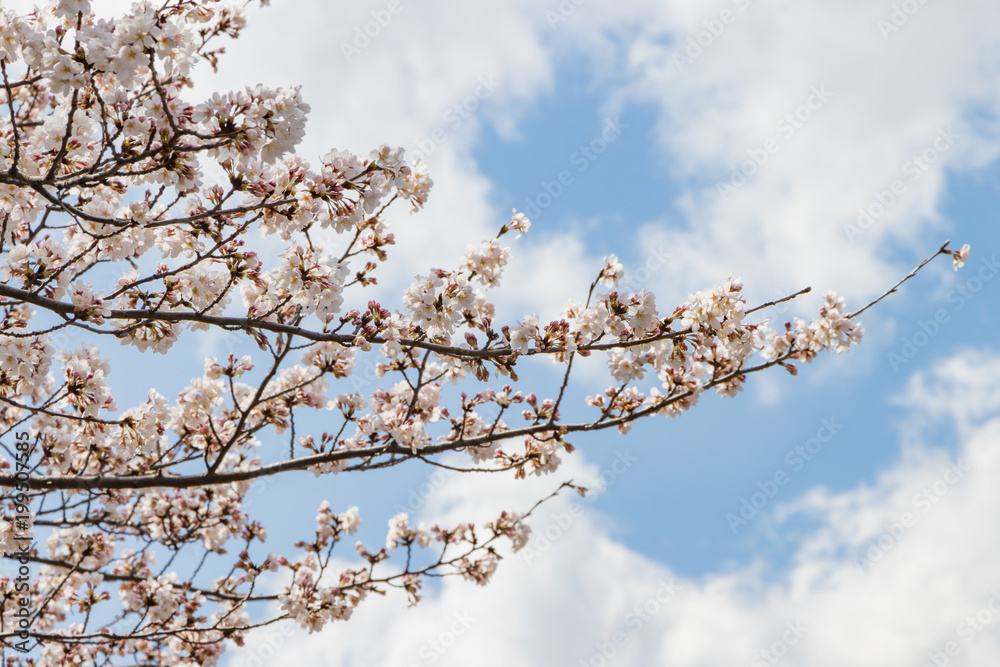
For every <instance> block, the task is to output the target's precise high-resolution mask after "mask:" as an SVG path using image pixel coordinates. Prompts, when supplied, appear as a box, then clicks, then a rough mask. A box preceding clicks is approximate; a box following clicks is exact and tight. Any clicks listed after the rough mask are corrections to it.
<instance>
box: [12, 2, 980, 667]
mask: <svg viewBox="0 0 1000 667" xmlns="http://www.w3.org/2000/svg"><path fill="white" fill-rule="evenodd" d="M95 4H96V5H99V4H100V3H91V2H89V0H58V1H49V2H47V3H43V4H42V5H41V6H39V7H38V8H37V10H33V11H31V12H27V13H23V14H22V13H18V12H17V11H15V10H10V9H0V77H2V79H3V85H2V86H0V96H2V97H3V98H4V99H3V104H2V105H0V109H2V111H0V246H2V253H0V254H2V256H0V309H2V315H3V316H2V318H0V345H2V346H3V349H4V351H5V354H4V355H2V356H0V422H2V427H3V433H2V435H4V436H6V437H4V438H3V439H2V440H3V448H4V451H3V456H2V457H0V485H2V486H3V487H4V489H5V490H7V489H13V490H15V491H16V492H15V493H11V494H6V495H5V496H4V498H3V512H2V515H0V549H2V550H3V551H4V552H6V553H14V552H17V550H18V549H19V547H18V544H19V541H18V539H17V538H18V537H19V536H21V535H22V533H23V532H24V531H27V530H30V531H33V535H34V536H35V538H36V539H35V543H36V544H35V546H34V547H33V548H32V549H30V550H29V553H28V554H27V555H26V556H24V558H25V559H26V560H27V561H28V563H29V565H30V568H32V577H31V581H30V585H29V590H28V591H27V595H25V594H24V592H23V591H22V592H19V593H17V594H15V591H14V589H13V582H12V580H11V579H10V578H9V577H0V587H2V591H3V598H2V599H0V610H2V612H3V616H4V618H11V616H10V614H12V613H13V612H14V610H15V609H16V608H17V605H19V604H20V602H19V600H20V599H22V598H23V599H28V598H30V602H29V607H30V612H31V614H32V626H31V629H30V631H28V632H27V634H26V636H24V637H21V636H20V635H19V634H18V633H17V631H16V630H12V629H11V628H10V627H8V626H5V627H3V628H0V639H2V640H3V641H4V642H5V643H7V644H8V645H13V646H22V645H23V647H24V648H25V650H26V653H25V654H24V655H22V654H20V653H19V654H18V655H14V656H13V657H11V656H10V655H8V664H9V665H11V666H14V665H29V664H31V665H46V666H48V665H52V666H55V665H66V664H81V665H87V664H104V665H130V664H139V663H141V664H158V665H183V666H192V665H213V664H217V663H218V661H219V659H220V657H221V656H222V655H223V653H224V652H225V651H227V650H231V649H233V648H235V647H238V646H239V645H242V643H243V642H244V640H245V637H246V636H247V635H248V634H249V633H251V632H252V631H253V630H254V629H256V628H258V627H261V626H263V625H267V624H269V623H272V622H275V621H277V620H281V619H291V620H293V621H295V622H296V623H297V624H298V625H299V626H300V627H301V628H303V629H305V630H307V631H309V632H316V631H319V630H321V629H322V628H324V627H325V626H326V625H327V624H328V623H331V622H337V621H346V620H348V619H350V618H351V616H352V614H353V611H354V609H355V608H357V607H358V605H360V604H363V603H364V602H365V600H366V599H367V597H368V596H369V594H371V593H375V594H382V593H386V592H387V591H390V590H399V591H401V592H402V593H404V594H405V595H406V598H407V599H408V601H409V602H410V603H413V604H415V603H417V602H419V600H420V598H421V592H422V588H421V587H422V585H423V582H424V581H426V579H427V578H428V577H436V576H454V577H459V578H464V579H466V580H469V581H471V582H474V583H476V584H485V583H487V582H488V581H489V580H490V578H491V577H492V575H493V574H494V572H495V571H496V570H497V568H498V567H502V558H503V555H504V554H505V553H508V552H516V551H518V550H519V549H522V548H523V547H524V546H525V545H526V544H527V543H528V541H529V540H530V539H531V538H530V535H531V528H530V518H531V515H532V512H533V511H534V510H535V509H536V508H537V507H538V504H536V505H534V506H532V507H530V508H514V509H504V510H501V509H499V508H498V509H497V512H496V514H495V516H496V517H497V518H496V519H494V520H492V521H486V522H483V523H480V524H472V523H467V522H458V523H453V524H450V525H438V524H430V525H428V524H429V523H430V522H420V521H416V525H413V523H414V522H411V519H410V517H409V516H408V515H407V514H405V513H404V514H398V515H396V516H393V517H391V518H388V521H387V523H383V521H386V519H387V517H384V516H383V517H376V516H372V515H370V514H366V515H365V521H366V523H365V526H372V525H377V526H386V528H387V531H386V534H385V538H384V542H383V540H382V538H381V536H379V537H378V538H377V539H376V540H375V542H376V544H370V543H369V544H366V543H365V541H364V540H360V541H354V542H353V543H352V544H349V545H344V544H343V541H344V537H345V536H352V535H356V534H358V535H361V536H365V531H366V530H368V529H367V528H365V529H363V530H362V522H361V521H362V519H361V517H362V509H361V508H358V507H356V506H347V507H346V509H344V510H343V511H342V512H340V513H339V514H338V513H335V512H334V510H333V508H332V506H331V505H330V503H329V502H323V503H321V504H320V505H319V507H318V510H317V513H316V515H315V526H314V527H310V528H308V529H307V530H306V532H307V534H306V535H304V536H302V538H301V539H300V540H298V541H297V542H295V543H294V544H272V543H271V542H269V541H268V540H269V536H268V527H267V526H265V525H263V523H261V521H260V520H259V519H260V517H261V516H262V512H261V510H260V505H257V504H255V502H254V499H255V498H256V497H257V496H258V495H261V494H265V495H266V494H269V493H273V492H272V491H270V490H269V489H268V485H269V484H270V483H271V482H272V481H273V480H274V479H277V478H279V477H280V478H282V479H284V478H288V479H295V480H301V481H297V482H296V483H302V484H307V483H315V484H316V485H317V487H316V488H329V487H328V486H324V484H325V483H327V482H329V476H330V475H353V474H357V473H360V472H364V471H374V470H377V469H381V468H386V467H391V466H397V465H411V466H415V465H420V464H432V465H448V466H449V467H454V468H457V469H459V470H463V471H480V472H481V471H489V472H491V473H493V474H504V473H507V474H511V475H513V476H514V477H516V478H523V477H526V476H528V475H533V476H539V477H544V476H549V475H553V474H555V473H557V471H558V470H559V467H560V465H561V463H562V462H563V461H564V460H565V459H566V457H568V456H570V455H571V454H572V452H573V451H574V445H573V444H572V442H571V441H572V440H573V439H574V436H575V434H578V433H581V432H586V431H596V430H604V429H616V430H617V431H619V432H620V433H627V432H628V430H629V429H630V428H631V425H632V424H633V423H634V422H635V421H636V420H638V419H642V418H647V417H649V418H656V417H658V416H666V417H675V416H678V415H680V414H682V413H683V412H685V411H687V410H689V409H691V408H692V407H694V406H695V405H697V403H698V401H699V400H700V397H701V396H702V395H703V394H704V393H705V392H706V391H709V390H715V391H716V392H717V393H718V394H720V395H722V396H734V395H736V394H737V393H739V392H740V390H741V389H742V387H743V385H744V384H745V383H746V382H748V381H749V380H748V376H750V375H751V374H752V373H756V372H761V371H766V370H769V369H772V368H775V367H777V366H781V367H783V368H785V369H787V370H789V371H791V372H795V370H796V367H795V365H794V364H795V362H797V361H799V360H804V361H806V362H811V361H812V360H813V359H814V358H816V357H817V356H818V355H819V354H821V353H823V352H836V353H843V352H846V351H848V350H849V349H850V348H851V346H853V345H855V344H857V343H858V342H860V340H861V336H862V333H863V329H862V328H861V326H860V324H859V323H858V320H857V316H858V315H859V314H860V312H861V311H863V310H865V309H867V308H868V307H869V306H870V305H874V303H877V302H878V301H879V300H881V298H883V297H880V298H879V299H876V300H875V301H873V302H872V303H870V304H868V305H866V306H864V307H863V308H861V310H859V311H856V312H853V313H852V312H850V311H849V310H848V309H847V306H846V304H845V302H844V300H843V299H841V298H840V297H838V296H837V295H836V294H834V293H828V294H827V295H826V296H825V297H824V299H823V302H822V305H821V306H820V309H819V314H818V316H817V317H816V318H815V319H812V320H811V321H806V320H803V319H799V318H796V319H794V320H792V321H790V322H787V323H784V324H783V325H780V324H779V325H777V326H776V327H773V326H772V325H771V324H770V323H768V322H767V321H766V320H765V319H764V315H765V314H766V311H765V310H764V309H765V306H767V305H773V304H763V305H761V306H759V307H754V308H750V307H748V305H747V303H746V300H745V298H744V295H743V285H742V283H741V282H740V280H739V279H737V278H733V277H730V278H729V279H728V280H726V281H724V282H723V283H722V284H721V285H718V286H714V287H711V286H710V287H707V288H706V289H704V290H701V291H698V292H695V293H693V294H691V295H689V296H688V298H687V299H686V300H685V301H684V302H683V303H681V304H679V305H676V307H674V308H673V309H672V310H671V307H670V306H667V305H665V304H664V303H663V302H662V300H660V301H659V302H658V300H657V297H656V295H654V294H653V293H652V292H649V291H647V290H640V291H638V292H624V291H623V292H619V291H617V286H618V285H619V284H620V283H621V282H622V278H623V276H624V266H623V264H622V263H621V262H620V261H619V260H618V258H617V257H616V256H615V255H609V256H608V257H607V258H605V259H604V261H603V262H602V263H595V266H594V267H593V268H594V273H593V275H594V278H593V281H592V283H591V284H590V285H589V288H588V286H587V285H581V286H580V290H579V294H578V297H579V300H578V301H570V302H568V303H566V304H565V306H564V307H563V308H562V311H561V312H560V313H559V315H558V317H556V318H555V319H552V320H548V321H547V320H546V318H544V317H541V316H539V315H538V314H526V315H525V316H523V317H521V318H520V319H518V320H514V321H499V320H498V318H497V309H496V306H495V305H494V292H495V290H497V289H499V288H500V286H501V285H502V283H503V276H504V272H505V270H506V269H507V268H508V266H509V263H510V259H511V257H512V255H513V253H515V252H517V251H516V249H515V248H516V244H517V243H518V242H522V243H523V241H519V239H521V237H523V236H524V235H525V234H526V233H528V231H529V229H530V227H531V222H530V221H529V220H528V218H527V217H526V216H525V215H524V214H523V213H519V212H517V211H516V210H515V211H513V213H512V215H511V217H510V218H509V219H503V218H501V219H497V220H496V226H497V228H498V229H499V231H498V233H497V234H496V236H495V237H494V238H491V239H482V240H478V239H470V240H469V241H470V244H469V245H468V247H467V249H466V251H465V252H464V253H463V254H462V256H460V257H454V258H452V260H451V261H450V263H449V264H447V265H446V266H444V267H428V268H427V270H426V271H424V272H422V273H421V274H420V275H417V276H415V277H414V278H413V280H412V283H411V284H410V285H409V286H408V287H407V288H406V289H405V290H404V291H403V293H402V294H401V295H400V298H401V301H400V303H401V306H402V307H401V308H392V307H389V306H388V305H386V304H382V303H379V302H378V301H377V300H376V299H375V298H373V296H372V294H373V291H372V290H371V289H370V287H371V286H372V285H375V284H378V281H379V279H380V278H381V276H382V275H383V274H385V273H387V271H385V270H384V267H385V266H386V265H387V264H391V261H392V258H393V257H395V256H396V255H397V254H399V253H402V252H404V249H401V248H397V247H396V236H395V233H394V231H393V229H394V225H405V224H406V218H405V216H400V215H399V214H398V210H397V209H398V208H399V203H402V204H403V206H404V207H407V204H408V207H407V208H408V209H409V212H410V213H415V212H418V211H419V210H420V209H421V208H422V207H423V206H424V204H425V203H426V202H427V201H428V198H429V197H430V194H431V191H432V188H433V180H432V179H431V178H430V176H429V174H428V171H427V168H426V166H425V165H423V164H422V163H420V162H419V161H412V160H410V159H409V156H408V155H407V153H406V151H405V148H404V147H398V146H389V145H382V146H378V147H375V148H373V149H372V150H370V151H368V152H367V153H363V154H355V153H352V152H349V151H345V150H342V149H337V148H333V149H330V150H328V151H327V152H326V153H325V154H323V155H321V156H319V157H318V158H315V157H307V156H305V155H300V154H299V153H298V152H297V151H298V150H299V144H300V142H301V141H302V139H303V137H304V133H305V128H306V122H307V120H308V117H309V112H310V109H309V105H308V103H307V101H306V100H305V99H304V96H303V94H302V91H301V90H300V89H299V88H295V87H293V88H271V87H267V86H262V85H257V86H249V87H244V88H242V89H241V90H236V91H222V92H217V93H213V94H211V95H209V96H208V98H207V99H196V98H195V97H194V96H193V95H194V93H192V89H193V85H192V84H193V83H194V82H193V80H192V78H191V77H192V76H193V72H194V71H195V66H196V65H197V64H198V63H199V62H207V63H208V64H209V65H211V66H215V65H216V64H217V63H218V60H219V58H220V57H221V56H222V53H223V51H224V49H225V45H226V43H227V41H228V40H230V39H235V38H238V37H239V35H240V32H241V30H242V28H243V27H244V25H245V17H244V10H245V9H246V8H247V6H248V4H249V3H247V2H236V1H228V0H167V1H166V2H157V3H153V2H150V1H149V0H138V1H137V2H135V3H133V4H132V6H131V8H130V9H129V10H128V11H127V12H126V13H125V14H122V15H118V16H97V15H96V14H95V13H94V11H95V7H93V6H92V5H95ZM261 4H266V2H262V3H261ZM512 231H516V232H517V234H516V235H515V234H509V232H512ZM937 255H951V256H952V258H953V265H954V266H955V268H958V267H960V266H962V264H964V263H965V262H966V261H967V260H968V258H969V246H968V245H965V246H963V247H962V248H961V249H960V250H957V251H956V250H951V249H949V248H948V246H947V244H945V245H944V246H942V247H941V249H939V250H938V251H937V253H935V255H934V257H936V256H937ZM928 261H929V260H928ZM925 263H926V262H925ZM921 266H922V265H921ZM912 275H913V274H911V276H912ZM905 280H906V279H905V278H904V281H905ZM901 282H902V281H901ZM896 287H898V285H897V286H894V287H893V288H892V289H890V290H889V292H887V293H886V294H888V293H891V292H892V291H894V290H895V288H896ZM806 291H807V290H803V291H802V292H800V293H797V294H794V295H790V296H789V297H788V298H789V299H790V298H794V297H796V296H800V295H801V294H803V293H805V292H806ZM671 305H672V304H671ZM220 334H223V335H226V336H238V337H241V338H243V339H245V340H247V341H252V343H253V344H254V345H256V348H254V353H253V354H247V355H242V354H241V355H240V356H239V357H237V356H236V355H233V354H231V355H229V356H228V358H215V357H210V358H208V359H205V360H204V361H203V362H202V361H201V360H199V362H198V363H197V364H194V365H192V366H191V367H190V368H188V367H187V366H185V365H184V357H183V354H181V353H177V350H178V348H180V349H182V350H183V346H177V343H178V341H180V340H182V339H183V340H189V339H190V340H196V339H197V340H205V339H204V338H198V337H205V336H213V335H220ZM60 341H62V342H60ZM66 341H69V342H66ZM116 341H117V343H118V344H119V345H123V346H128V347H130V348H134V349H132V350H127V352H129V353H130V354H132V353H142V354H157V353H160V354H162V353H166V352H168V351H169V352H171V354H172V355H174V354H175V353H176V360H177V365H178V368H177V373H178V374H179V375H178V376H177V377H179V378H180V379H181V380H182V381H183V382H182V387H181V388H180V389H179V390H172V391H168V390H167V389H164V388H163V387H160V388H159V389H157V388H153V387H151V388H149V389H148V391H145V390H144V391H142V392H140V394H139V395H137V396H136V395H129V392H127V391H124V390H121V387H120V386H119V389H120V391H121V392H124V393H116V392H115V388H114V381H115V380H116V379H117V378H118V377H120V376H121V373H122V370H118V369H121V368H122V366H125V365H126V364H125V363H124V362H123V361H122V360H119V359H116V358H115V356H114V353H111V352H109V350H121V348H120V347H119V346H118V345H112V343H115V342H116ZM175 346H176V347H175ZM257 350H259V352H258V351H257ZM109 354H110V355H111V356H110V358H109V357H108V356H107V355H109ZM220 356H221V355H220ZM592 356H594V357H598V358H599V359H601V360H602V362H603V364H604V366H603V368H606V369H607V380H606V384H605V382H602V383H601V386H600V387H599V388H598V389H596V390H594V391H592V392H591V393H592V394H593V395H591V396H589V397H588V398H587V399H586V401H584V402H583V404H582V405H575V406H571V404H572V403H574V402H575V400H574V399H571V398H569V396H571V395H573V392H569V391H567V387H568V386H569V385H570V383H571V382H576V381H577V378H576V376H573V377H571V375H572V371H573V364H574V362H575V361H576V360H577V358H579V357H592ZM131 358H134V357H131ZM147 358H148V357H147ZM173 361H174V357H173V356H172V357H171V362H173ZM535 361H540V362H541V361H544V362H545V363H549V364H557V365H558V366H557V367H558V368H559V369H560V375H561V381H560V382H557V383H555V384H554V385H553V386H549V387H545V386H538V387H535V388H533V390H532V389H529V388H527V387H524V386H522V385H520V384H518V383H519V382H520V379H519V377H518V370H519V368H520V367H521V366H522V365H524V364H531V363H534V362H535ZM116 372H117V373H119V375H116V374H115V373H116ZM570 414H581V415H584V416H583V417H581V418H580V420H579V421H569V420H567V419H566V418H564V415H570ZM14 442H17V443H18V444H17V445H14V444H13V443H14ZM21 443H23V444H21ZM19 457H20V459H21V460H27V461H28V463H27V464H25V465H24V466H22V468H23V469H19V468H18V467H17V466H18V461H19ZM304 472H309V473H312V475H305V474H303V473H304ZM296 475H297V476H298V477H295V476H296ZM317 478H326V479H317ZM565 489H572V490H576V491H578V492H581V493H582V492H583V490H582V489H580V488H579V487H576V486H574V485H573V484H572V483H571V482H564V483H562V484H561V485H559V486H558V489H557V492H560V491H562V490H565ZM390 492H391V491H390V490H387V491H386V493H390ZM553 495H554V494H553ZM550 497H551V496H550ZM543 500H544V499H543ZM540 502H541V501H540ZM295 527H296V529H298V525H297V524H295ZM380 535H381V533H380ZM271 540H272V541H274V538H273V537H272V538H271ZM369 542H370V541H369ZM39 545H41V546H39ZM345 563H346V565H345ZM272 592H273V593H272ZM273 602H277V604H276V605H274V606H272V603H273Z"/></svg>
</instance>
